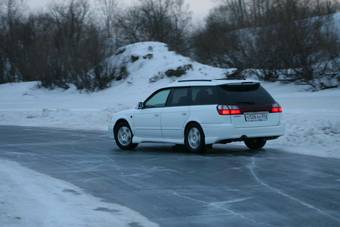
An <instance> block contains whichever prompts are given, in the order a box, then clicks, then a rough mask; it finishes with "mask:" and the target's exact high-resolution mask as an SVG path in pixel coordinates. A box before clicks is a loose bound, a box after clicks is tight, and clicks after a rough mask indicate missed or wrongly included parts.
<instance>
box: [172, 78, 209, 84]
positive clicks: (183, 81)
mask: <svg viewBox="0 0 340 227" xmlns="http://www.w3.org/2000/svg"><path fill="white" fill-rule="evenodd" d="M211 81H212V80H204V79H202V80H179V81H177V82H179V83H185V82H211Z"/></svg>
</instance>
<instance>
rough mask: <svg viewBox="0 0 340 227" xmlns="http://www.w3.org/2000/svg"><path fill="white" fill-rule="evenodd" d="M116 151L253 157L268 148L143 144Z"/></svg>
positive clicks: (122, 152) (132, 153) (115, 150)
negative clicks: (202, 148) (198, 149)
mask: <svg viewBox="0 0 340 227" xmlns="http://www.w3.org/2000/svg"><path fill="white" fill-rule="evenodd" d="M114 152H115V153H117V152H118V153H120V154H129V155H134V154H144V155H159V156H161V155H177V156H178V155H181V156H203V157H215V156H225V157H228V156H229V157H235V156H248V157H253V156H257V155H263V154H265V153H266V149H262V150H259V151H252V150H249V149H247V148H246V147H245V146H241V145H214V146H213V148H207V150H206V152H205V153H203V154H200V153H193V152H189V151H187V150H186V149H185V147H184V146H182V145H164V144H143V145H140V146H138V147H137V148H136V149H135V150H132V151H121V150H119V149H118V148H117V149H114Z"/></svg>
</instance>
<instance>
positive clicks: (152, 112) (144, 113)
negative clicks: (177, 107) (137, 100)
mask: <svg viewBox="0 0 340 227" xmlns="http://www.w3.org/2000/svg"><path fill="white" fill-rule="evenodd" d="M170 91H171V89H162V90H159V91H157V92H155V93H154V94H152V95H151V96H150V97H149V98H148V99H147V100H146V101H145V102H144V107H143V108H142V109H139V110H137V111H136V112H135V113H134V115H133V122H134V134H135V136H136V137H140V138H147V139H154V138H155V139H157V138H161V137H162V131H161V112H162V109H163V108H164V107H165V105H166V102H167V100H168V96H169V94H170Z"/></svg>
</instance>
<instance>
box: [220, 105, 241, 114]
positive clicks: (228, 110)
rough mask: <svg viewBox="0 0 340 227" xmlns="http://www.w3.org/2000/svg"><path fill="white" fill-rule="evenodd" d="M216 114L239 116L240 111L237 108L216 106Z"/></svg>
mask: <svg viewBox="0 0 340 227" xmlns="http://www.w3.org/2000/svg"><path fill="white" fill-rule="evenodd" d="M217 112H218V114H219V115H240V114H241V110H240V108H239V107H238V106H229V105H218V106H217Z"/></svg>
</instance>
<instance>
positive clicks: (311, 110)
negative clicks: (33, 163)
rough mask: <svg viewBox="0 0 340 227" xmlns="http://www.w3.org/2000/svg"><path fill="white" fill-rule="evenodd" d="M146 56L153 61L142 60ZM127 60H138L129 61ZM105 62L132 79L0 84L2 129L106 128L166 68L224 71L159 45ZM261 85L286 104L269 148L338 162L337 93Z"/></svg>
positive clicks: (198, 73)
mask: <svg viewBox="0 0 340 227" xmlns="http://www.w3.org/2000/svg"><path fill="white" fill-rule="evenodd" d="M150 54H152V56H153V57H152V58H151V59H149V58H144V56H150ZM131 56H138V57H139V59H138V60H137V61H134V62H132V61H131ZM108 61H109V62H111V64H112V65H113V66H114V67H117V65H125V66H126V67H127V70H128V72H129V74H130V75H129V77H128V78H127V79H126V80H122V81H117V82H115V83H113V85H112V87H111V88H109V89H106V90H104V91H100V92H95V93H90V94H88V93H80V92H79V91H77V90H75V89H74V88H71V89H68V90H62V89H55V90H46V89H39V88H37V83H36V82H30V83H14V84H3V85H0V125H23V126H48V127H60V128H72V129H85V130H89V129H96V130H106V129H107V125H108V121H109V119H110V116H111V114H112V113H114V112H117V111H120V110H124V109H127V108H131V107H135V106H136V105H137V103H138V101H142V100H144V99H145V98H146V97H147V96H148V95H149V94H150V93H151V92H152V91H154V90H156V89H158V88H159V87H161V86H164V85H166V84H169V83H171V82H172V81H174V80H176V79H177V78H174V77H167V76H166V75H165V72H166V71H167V70H169V69H176V68H177V67H179V66H184V65H188V64H191V65H192V69H189V70H188V71H187V73H186V75H185V76H183V77H181V79H193V78H222V77H224V76H225V74H226V73H228V70H226V69H219V68H214V67H210V66H206V65H202V64H199V63H197V62H193V61H191V60H190V59H188V58H185V57H182V56H179V55H177V54H175V53H174V52H170V51H168V49H167V48H166V47H165V46H164V44H161V43H142V44H134V45H130V46H127V47H125V51H124V53H121V54H119V55H115V56H114V57H111V58H109V59H108ZM117 62H119V64H118V63H117ZM150 79H151V80H152V81H153V82H150ZM155 80H156V81H155ZM264 86H265V87H266V88H267V89H268V90H269V91H270V92H271V93H272V94H273V96H274V97H275V98H276V99H277V100H278V101H279V102H280V103H281V104H282V105H283V106H284V108H285V119H286V122H287V134H286V136H284V137H282V138H280V139H279V140H277V141H272V142H270V144H269V146H270V147H274V148H280V150H283V151H290V152H295V153H305V154H310V155H317V156H323V157H337V158H340V150H339V147H340V89H330V90H324V91H320V92H311V91H308V87H306V86H298V85H284V84H280V83H264Z"/></svg>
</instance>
